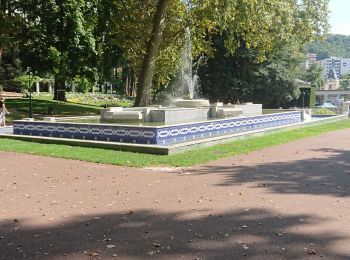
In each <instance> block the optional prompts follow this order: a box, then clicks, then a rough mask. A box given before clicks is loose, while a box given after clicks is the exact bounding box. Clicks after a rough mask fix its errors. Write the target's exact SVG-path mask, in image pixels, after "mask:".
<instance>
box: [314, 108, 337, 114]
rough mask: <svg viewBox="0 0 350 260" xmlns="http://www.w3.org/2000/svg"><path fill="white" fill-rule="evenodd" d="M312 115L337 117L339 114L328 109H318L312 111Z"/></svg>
mask: <svg viewBox="0 0 350 260" xmlns="http://www.w3.org/2000/svg"><path fill="white" fill-rule="evenodd" d="M312 113H313V114H315V115H335V114H337V113H335V112H334V111H332V110H330V109H328V108H316V109H314V110H312Z"/></svg>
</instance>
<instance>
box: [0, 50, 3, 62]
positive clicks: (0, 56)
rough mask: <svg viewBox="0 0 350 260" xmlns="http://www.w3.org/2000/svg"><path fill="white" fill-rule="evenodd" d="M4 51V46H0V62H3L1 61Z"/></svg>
mask: <svg viewBox="0 0 350 260" xmlns="http://www.w3.org/2000/svg"><path fill="white" fill-rule="evenodd" d="M3 51H4V47H0V64H1V61H2V53H3Z"/></svg>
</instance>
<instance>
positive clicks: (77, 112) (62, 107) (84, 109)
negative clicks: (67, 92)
mask: <svg viewBox="0 0 350 260" xmlns="http://www.w3.org/2000/svg"><path fill="white" fill-rule="evenodd" d="M32 102H33V116H34V118H42V117H44V116H49V115H48V107H49V106H51V107H53V115H50V116H88V115H98V114H99V113H100V110H101V107H97V106H92V105H81V104H73V103H58V102H56V101H53V100H47V99H43V98H38V99H37V98H35V99H33V101H32ZM6 107H7V109H8V110H9V111H10V114H9V115H7V116H6V121H7V123H11V122H12V120H16V119H21V118H24V117H28V116H29V115H28V111H29V99H27V98H17V99H7V100H6Z"/></svg>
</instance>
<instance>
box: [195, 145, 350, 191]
mask: <svg viewBox="0 0 350 260" xmlns="http://www.w3.org/2000/svg"><path fill="white" fill-rule="evenodd" d="M317 151H318V152H320V151H322V152H326V153H329V155H328V156H327V157H326V158H313V159H306V160H298V161H292V162H287V163H284V162H275V163H266V164H257V165H253V166H240V165H237V166H236V165H232V166H204V167H203V168H200V169H199V170H196V171H195V173H197V174H212V173H216V174H221V175H224V177H225V181H224V182H223V183H221V185H227V186H230V185H240V184H241V183H254V185H255V186H254V185H253V186H252V187H256V188H266V189H268V190H270V191H271V192H274V193H283V194H315V195H331V196H335V197H346V196H350V152H349V151H341V150H334V149H322V150H317Z"/></svg>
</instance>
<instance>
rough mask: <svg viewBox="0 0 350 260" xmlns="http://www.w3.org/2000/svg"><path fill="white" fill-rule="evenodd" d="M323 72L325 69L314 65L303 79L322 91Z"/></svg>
mask: <svg viewBox="0 0 350 260" xmlns="http://www.w3.org/2000/svg"><path fill="white" fill-rule="evenodd" d="M322 72H323V68H322V67H321V66H320V65H318V64H317V63H314V64H312V65H311V67H310V68H309V69H308V70H307V71H306V73H305V75H304V76H303V79H304V80H306V81H307V82H310V83H311V85H313V86H315V87H316V89H320V88H321V87H323V85H324V80H323V77H322Z"/></svg>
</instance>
